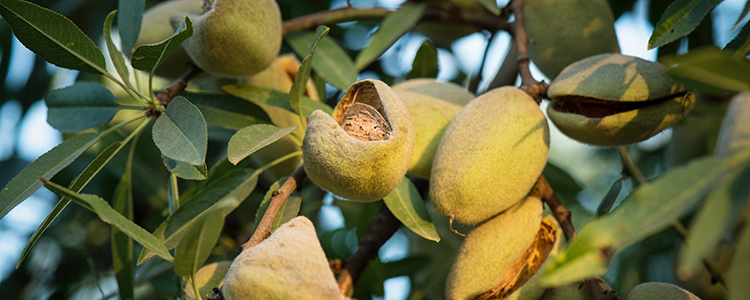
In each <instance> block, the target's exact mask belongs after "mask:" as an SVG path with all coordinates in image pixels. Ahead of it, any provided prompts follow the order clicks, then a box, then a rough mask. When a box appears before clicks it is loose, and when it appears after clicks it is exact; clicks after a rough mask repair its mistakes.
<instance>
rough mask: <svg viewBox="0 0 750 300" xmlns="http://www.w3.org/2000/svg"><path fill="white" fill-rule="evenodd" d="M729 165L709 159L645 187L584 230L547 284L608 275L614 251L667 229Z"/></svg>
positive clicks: (548, 276) (553, 267)
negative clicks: (607, 271)
mask: <svg viewBox="0 0 750 300" xmlns="http://www.w3.org/2000/svg"><path fill="white" fill-rule="evenodd" d="M724 165H725V163H724V161H723V160H720V159H718V158H715V157H707V158H703V159H699V160H695V161H693V162H692V163H690V164H687V165H686V166H684V167H678V168H673V169H671V170H670V171H668V172H667V173H665V174H664V175H662V176H661V177H659V178H657V179H656V180H654V181H653V182H651V183H649V184H644V185H641V186H640V187H638V188H637V189H636V190H635V191H633V192H632V193H631V194H630V195H629V196H628V197H627V198H625V200H623V202H622V203H623V204H622V205H620V206H619V207H617V209H616V210H615V211H613V212H611V213H609V214H608V215H606V216H604V217H601V218H599V219H596V220H593V221H591V222H589V223H587V224H586V225H585V226H584V227H583V229H581V231H580V235H579V236H578V238H576V239H575V240H573V242H572V243H571V244H570V245H569V246H568V247H567V249H565V251H561V253H560V254H559V255H558V256H557V259H555V261H554V262H552V263H551V264H549V266H548V268H547V270H546V273H545V275H544V277H543V280H544V281H545V284H547V285H552V286H559V285H564V284H567V283H571V282H576V281H580V280H583V279H585V278H591V277H593V276H601V275H604V273H606V269H607V264H608V263H609V258H610V256H611V254H613V253H614V252H615V251H617V250H618V249H620V248H622V247H625V246H627V245H629V244H632V243H635V242H637V241H640V240H642V239H644V238H646V237H648V236H650V235H653V234H654V233H657V232H659V231H661V230H663V229H664V228H666V227H668V226H669V225H670V224H671V223H672V222H674V221H675V220H676V219H677V218H679V217H680V216H682V214H684V213H685V212H686V211H688V210H690V209H691V208H692V207H693V206H694V205H695V203H696V202H697V201H698V200H699V199H700V198H701V197H703V195H704V194H705V193H706V192H708V190H709V189H711V188H712V187H713V184H714V182H715V181H716V179H717V178H719V176H720V175H721V173H722V171H723V169H724V167H725V166H724ZM604 253H607V255H605V254H604Z"/></svg>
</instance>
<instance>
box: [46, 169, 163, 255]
mask: <svg viewBox="0 0 750 300" xmlns="http://www.w3.org/2000/svg"><path fill="white" fill-rule="evenodd" d="M44 186H45V187H47V188H48V189H49V190H51V191H52V192H54V193H55V194H58V195H60V196H61V197H69V198H70V199H72V200H73V201H74V202H76V203H78V204H79V205H81V206H83V207H85V208H87V209H89V210H91V211H93V212H95V213H96V214H97V215H99V219H101V220H102V221H103V222H105V223H107V224H110V225H112V226H113V227H115V228H117V229H119V230H120V231H122V232H123V233H125V234H127V235H128V236H129V237H131V238H132V239H133V240H135V241H136V242H138V243H139V244H141V246H143V247H144V248H146V249H148V250H150V251H152V252H154V253H156V255H158V256H159V257H161V258H163V259H165V260H167V261H170V262H171V261H172V260H173V259H172V256H171V255H169V251H167V249H166V248H164V245H162V244H161V242H159V240H158V239H156V238H155V237H154V236H153V235H151V234H150V233H149V232H148V231H146V230H145V229H143V228H142V227H140V226H138V224H135V223H133V222H132V221H130V220H128V219H127V218H125V217H124V216H123V215H121V214H120V213H118V212H117V211H115V210H114V209H112V207H111V206H109V204H107V201H104V199H102V198H99V196H96V195H89V194H78V193H74V192H72V191H71V190H68V189H66V188H64V187H62V186H59V185H57V184H55V183H54V182H51V181H47V182H46V183H45V184H44Z"/></svg>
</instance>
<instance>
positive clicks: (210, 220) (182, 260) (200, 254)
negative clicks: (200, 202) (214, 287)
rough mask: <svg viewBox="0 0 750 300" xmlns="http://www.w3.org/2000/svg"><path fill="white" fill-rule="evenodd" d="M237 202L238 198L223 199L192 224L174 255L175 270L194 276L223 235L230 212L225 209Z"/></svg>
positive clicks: (178, 272) (235, 204)
mask: <svg viewBox="0 0 750 300" xmlns="http://www.w3.org/2000/svg"><path fill="white" fill-rule="evenodd" d="M237 202H238V201H237V199H227V201H222V203H221V204H220V205H219V206H216V207H213V208H211V209H210V211H209V212H207V213H206V214H205V215H204V216H202V217H200V218H199V219H198V220H196V221H195V222H193V224H192V225H190V228H189V229H188V230H187V233H186V234H185V236H184V237H183V238H182V240H181V241H180V245H179V246H178V247H177V251H176V253H175V256H174V270H175V272H176V273H177V274H178V275H180V276H193V275H194V274H195V273H196V272H198V270H199V269H200V268H201V266H203V263H205V262H206V259H208V257H209V256H210V255H211V251H212V250H213V248H214V246H215V245H216V242H217V241H218V240H219V237H220V236H221V230H222V229H223V228H224V216H225V215H226V214H228V212H225V210H226V209H229V210H231V209H233V208H234V207H236V206H237V205H238V204H239V203H237Z"/></svg>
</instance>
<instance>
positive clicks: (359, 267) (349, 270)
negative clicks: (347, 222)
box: [338, 205, 401, 295]
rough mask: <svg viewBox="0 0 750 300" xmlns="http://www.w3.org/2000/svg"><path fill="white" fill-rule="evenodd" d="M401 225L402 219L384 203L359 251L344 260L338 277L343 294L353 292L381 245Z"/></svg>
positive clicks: (360, 244)
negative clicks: (397, 217)
mask: <svg viewBox="0 0 750 300" xmlns="http://www.w3.org/2000/svg"><path fill="white" fill-rule="evenodd" d="M399 227H401V221H399V220H398V219H396V217H395V216H394V215H393V214H392V213H391V211H390V210H389V209H388V207H387V206H385V205H383V206H382V207H381V208H380V211H378V214H377V215H376V216H375V218H374V219H373V220H372V223H370V228H369V229H367V233H366V234H365V236H364V237H363V238H362V241H361V242H360V243H359V248H357V251H356V252H354V254H352V256H350V257H349V258H347V259H346V260H345V261H344V262H343V265H344V268H343V269H342V270H341V274H339V278H338V283H339V290H340V291H341V293H342V294H344V295H351V294H352V291H353V290H354V285H356V284H357V280H359V277H360V275H362V272H364V271H365V268H366V267H367V265H368V264H370V262H371V261H372V260H373V259H375V257H376V256H377V255H378V250H380V247H381V246H383V244H385V242H386V241H388V239H390V238H391V236H393V234H395V233H396V231H398V228H399Z"/></svg>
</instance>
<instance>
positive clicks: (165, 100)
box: [156, 65, 203, 107]
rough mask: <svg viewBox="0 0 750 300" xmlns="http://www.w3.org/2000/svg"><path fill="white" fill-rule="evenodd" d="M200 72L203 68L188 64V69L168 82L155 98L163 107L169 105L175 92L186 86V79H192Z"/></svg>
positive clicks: (182, 89)
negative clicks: (170, 82)
mask: <svg viewBox="0 0 750 300" xmlns="http://www.w3.org/2000/svg"><path fill="white" fill-rule="evenodd" d="M201 72H203V70H201V69H200V68H198V67H197V66H195V65H190V67H189V68H188V70H187V71H185V73H184V74H182V76H180V77H179V78H177V79H175V81H174V82H172V84H170V85H169V86H168V87H167V88H166V89H164V90H162V91H161V92H159V94H158V95H156V100H159V103H160V104H161V105H163V106H164V107H166V106H167V105H169V100H171V99H172V97H174V96H175V95H177V93H179V92H181V91H184V90H185V88H186V87H187V83H188V81H190V79H193V78H194V77H195V76H197V75H198V74H200V73H201Z"/></svg>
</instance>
